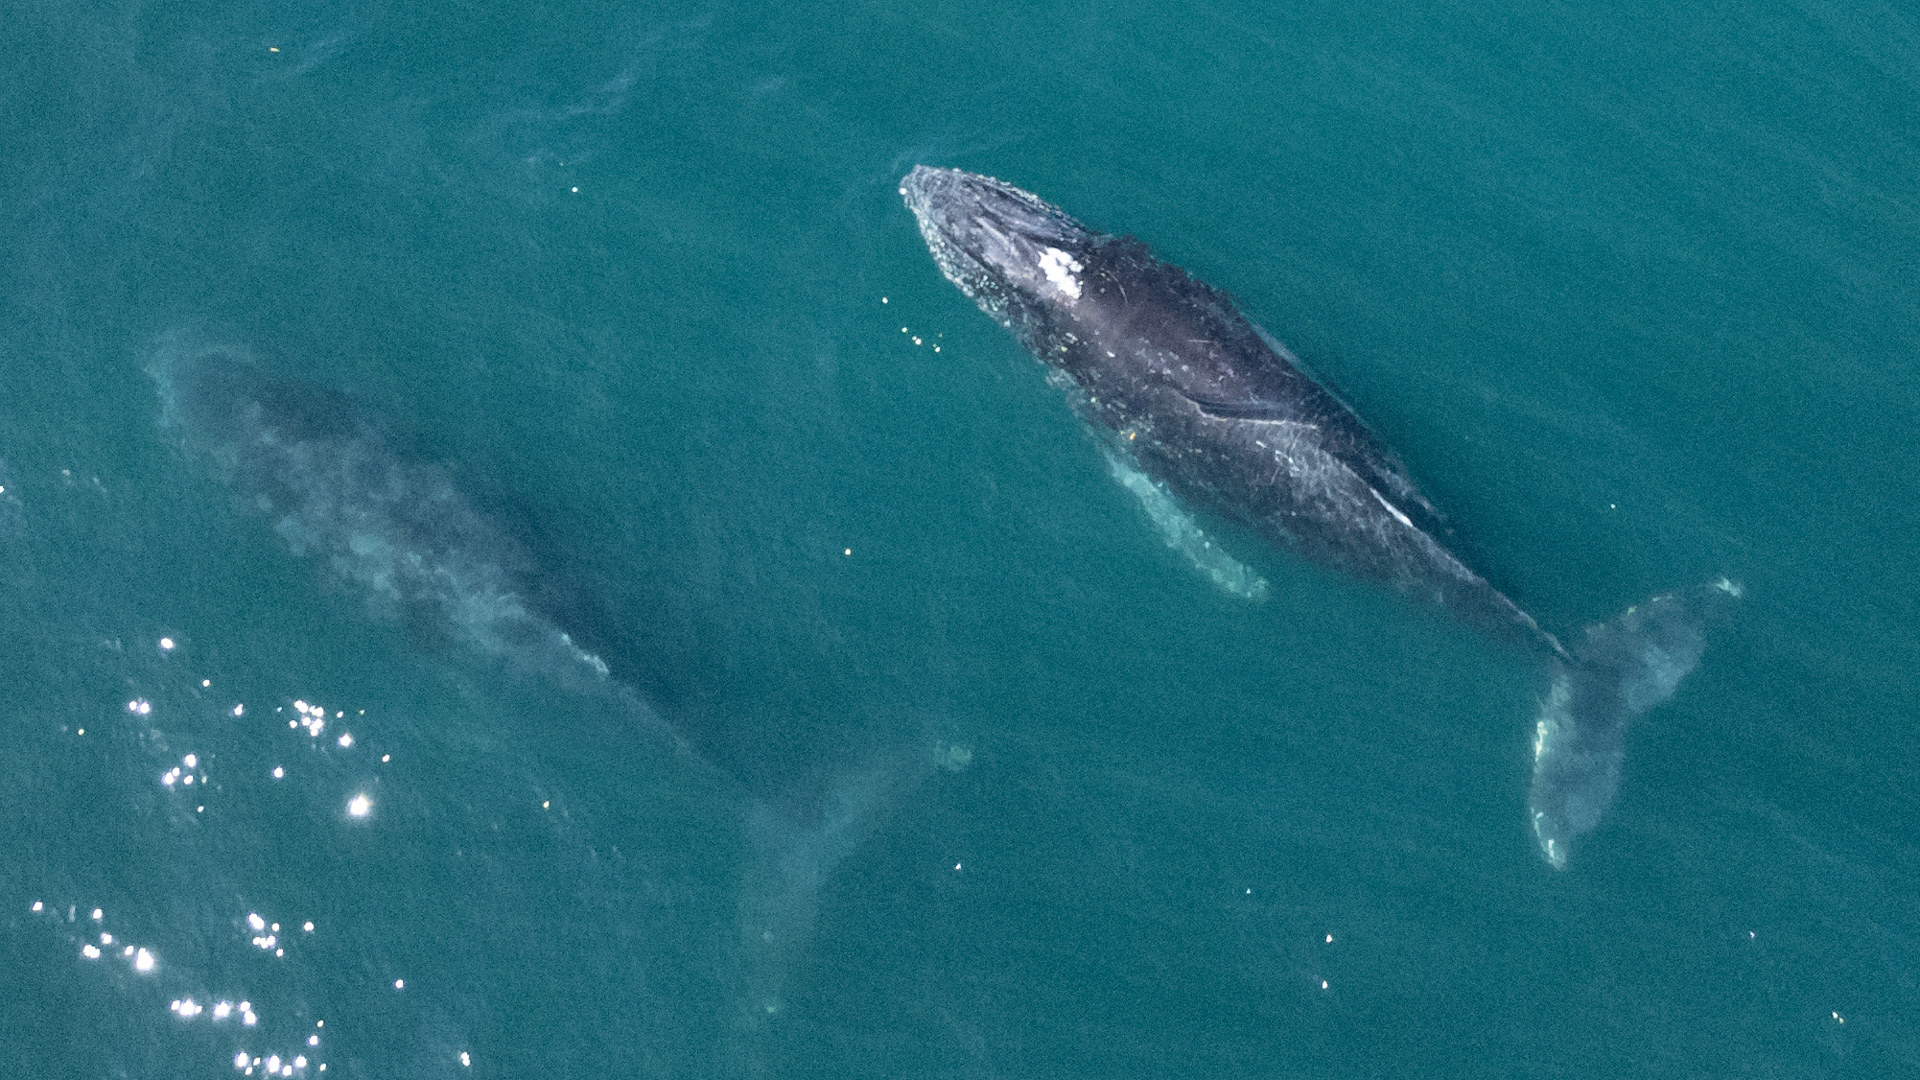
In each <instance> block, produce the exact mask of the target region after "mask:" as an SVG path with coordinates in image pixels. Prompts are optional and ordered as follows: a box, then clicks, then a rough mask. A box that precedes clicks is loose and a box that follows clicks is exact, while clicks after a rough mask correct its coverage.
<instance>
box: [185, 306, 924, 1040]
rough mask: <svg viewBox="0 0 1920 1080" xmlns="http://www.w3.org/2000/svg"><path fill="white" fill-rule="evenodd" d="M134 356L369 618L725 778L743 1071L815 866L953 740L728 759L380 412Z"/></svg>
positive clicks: (205, 367) (197, 449)
mask: <svg viewBox="0 0 1920 1080" xmlns="http://www.w3.org/2000/svg"><path fill="white" fill-rule="evenodd" d="M148 371H149V374H150V375H151V376H152V377H153V379H154V381H155V384H156V386H157V389H158V391H159V396H160V400H161V412H162V416H161V425H162V427H163V429H165V430H166V431H167V432H169V433H170V434H171V435H172V437H173V438H174V439H175V440H176V441H177V443H178V444H179V445H180V446H181V448H182V449H183V450H185V451H186V453H187V454H188V456H190V457H191V458H194V459H196V460H200V461H204V462H206V463H208V464H210V466H211V469H212V471H213V472H214V473H215V474H216V475H217V476H218V477H219V479H220V480H221V481H222V482H224V483H225V484H226V485H227V486H228V487H230V488H231V489H232V490H233V492H234V494H235V496H236V498H237V501H238V502H239V503H240V505H241V507H242V508H243V510H245V511H246V512H248V513H250V514H253V515H255V516H258V517H259V518H263V519H264V520H265V522H266V523H267V524H268V525H269V526H270V527H271V528H272V530H273V532H274V533H275V534H276V535H278V536H279V537H280V539H281V540H282V541H283V542H284V543H285V545H286V546H287V547H288V548H289V549H290V550H291V552H292V553H293V554H294V555H295V556H297V557H300V558H303V559H307V560H310V561H312V562H314V563H317V564H318V565H319V566H320V567H321V568H323V570H324V572H325V577H326V578H327V579H328V580H330V581H331V582H333V583H334V584H335V585H337V586H339V587H341V588H343V589H344V591H346V592H347V593H349V594H351V595H355V596H358V597H359V598H361V599H363V600H364V601H365V602H366V603H367V605H368V606H369V607H370V608H372V609H373V611H374V613H375V614H376V615H377V616H380V617H383V618H394V619H399V620H401V621H403V622H404V623H406V624H407V625H408V626H409V627H411V628H413V629H415V630H417V631H419V632H422V633H425V634H427V635H429V636H430V637H432V638H434V639H438V640H440V641H445V642H451V643H452V644H453V645H454V646H455V647H456V648H457V649H459V650H460V652H461V653H463V654H464V655H466V656H469V657H472V658H474V659H476V660H477V661H478V662H479V663H481V664H483V665H484V666H486V667H488V668H489V669H495V670H500V671H504V672H507V673H510V674H512V675H515V676H519V677H523V678H532V679H537V680H542V681H543V683H544V684H546V685H553V686H558V687H560V688H562V689H564V690H566V691H568V692H569V693H571V694H574V695H577V696H578V697H579V698H580V699H582V701H583V702H587V701H590V702H594V703H598V704H601V705H605V706H607V707H609V708H610V709H611V710H612V712H613V714H614V715H615V716H616V717H619V718H620V719H621V722H622V724H623V728H627V729H630V730H631V732H632V733H633V734H634V735H636V736H641V737H640V738H636V739H635V740H634V744H635V745H636V747H637V748H639V747H644V748H647V749H653V750H656V751H658V752H664V753H669V754H675V755H678V760H679V761H680V762H681V763H682V764H683V765H684V766H685V767H687V769H688V770H689V772H690V773H691V774H693V775H696V776H701V777H710V778H713V779H717V780H719V781H721V782H722V783H723V784H725V785H729V786H732V787H737V788H739V789H740V794H741V796H742V798H741V799H740V807H741V811H742V831H743V835H744V837H745V839H746V840H747V841H748V843H749V846H750V848H751V851H752V856H753V857H752V858H750V859H749V860H748V861H747V865H746V866H745V868H744V871H743V876H742V881H741V883H740V890H739V932H740V949H741V953H742V966H743V971H742V972H741V975H740V978H741V980H742V982H743V983H744V985H743V986H742V987H741V995H740V997H741V1000H740V1006H741V1012H740V1015H739V1016H738V1017H737V1019H736V1023H735V1024H734V1028H735V1029H736V1030H738V1031H739V1033H740V1034H741V1035H742V1036H743V1038H745V1039H746V1042H745V1043H744V1044H743V1045H741V1046H739V1047H736V1048H734V1049H735V1052H737V1053H738V1054H740V1055H742V1056H743V1057H745V1058H747V1059H749V1060H748V1062H747V1063H746V1065H745V1066H743V1067H744V1068H745V1071H748V1072H754V1071H757V1070H758V1066H757V1065H754V1064H753V1059H757V1058H758V1057H759V1056H760V1054H761V1052H762V1051H761V1048H760V1047H759V1046H758V1043H757V1040H758V1034H757V1033H758V1031H759V1030H760V1029H761V1028H763V1027H764V1026H765V1025H766V1024H767V1023H768V1022H769V1021H770V1020H771V1019H772V1018H773V1017H775V1016H777V1015H779V1014H780V1013H782V1012H783V1010H784V1002H783V997H784V983H785V982H786V979H787V975H788V972H789V971H790V970H791V969H792V967H793V965H794V964H795V963H796V962H797V961H798V960H799V958H800V956H801V954H802V953H803V952H804V951H805V950H806V949H807V948H808V946H809V945H810V943H811V940H812V935H813V922H814V919H815V916H816V912H817V908H818V903H819V892H820V889H821V888H822V886H823V883H824V881H825V879H826V878H827V876H828V875H829V874H830V873H831V871H832V870H833V869H834V867H835V866H836V865H838V864H839V863H840V862H841V861H842V860H843V859H845V858H846V856H847V855H848V854H849V853H850V852H851V851H852V849H853V848H854V846H855V845H857V844H858V842H859V841H860V840H861V839H862V838H863V836H864V835H865V834H866V833H867V832H868V831H869V830H871V829H872V828H873V827H874V825H875V823H876V822H877V820H878V819H879V818H880V817H881V816H882V815H883V814H884V813H885V812H886V810H887V809H888V808H889V807H890V805H891V804H892V802H893V801H894V800H895V799H897V798H898V797H900V796H901V795H902V794H904V793H905V791H906V790H907V789H908V788H910V787H911V786H912V785H914V784H915V783H917V782H918V781H919V780H920V779H922V778H923V777H924V776H925V775H927V774H929V773H931V772H932V771H933V770H934V769H935V768H939V767H944V768H947V769H948V770H949V771H958V768H959V767H960V765H959V764H957V763H955V761H954V759H953V756H952V755H953V753H954V752H955V751H954V748H952V747H947V746H946V745H945V744H941V745H940V746H939V747H937V748H934V749H937V750H939V751H942V752H945V753H946V754H947V758H945V759H936V758H935V757H934V756H933V754H932V753H931V752H929V753H922V752H920V751H921V750H922V749H923V748H922V747H919V746H916V745H913V742H912V736H911V735H909V736H908V738H907V739H905V740H904V741H902V742H901V743H899V744H884V745H883V744H875V743H872V742H868V743H865V744H863V745H864V746H865V749H864V750H863V751H862V750H856V751H854V752H851V753H848V752H842V753H841V754H840V755H839V760H814V759H812V758H811V757H810V756H809V755H806V754H799V753H796V754H795V755H793V756H794V758H795V759H796V760H793V761H789V762H787V763H786V765H787V766H788V767H787V768H785V769H784V770H777V771H773V773H774V774H773V775H769V772H770V771H769V770H766V769H758V768H755V767H754V766H755V765H757V764H758V763H759V759H757V758H756V759H754V760H753V761H751V762H749V761H747V760H745V759H743V757H742V756H741V754H740V753H739V752H737V750H736V749H735V748H736V746H737V740H736V739H734V738H732V737H731V732H730V731H729V730H728V729H727V727H726V725H725V724H721V723H703V722H702V721H701V718H700V717H699V716H698V715H680V714H675V715H674V716H673V718H672V721H673V722H672V723H669V722H668V721H667V720H666V719H664V718H663V717H662V716H661V715H660V713H659V712H658V711H657V710H656V709H655V707H654V706H653V704H652V703H651V702H650V700H649V699H648V698H647V697H646V696H644V695H643V694H641V693H640V692H639V691H637V690H636V689H634V686H633V680H634V679H635V678H636V673H635V672H633V671H631V670H629V671H625V672H622V671H619V670H615V669H610V667H609V665H608V663H607V662H606V661H605V660H603V659H602V657H601V655H600V654H599V653H598V652H596V651H593V650H591V649H589V648H588V647H587V646H586V645H585V644H583V643H582V642H581V641H579V640H576V637H575V635H574V633H573V631H572V629H570V626H573V625H577V623H575V622H573V621H572V620H576V619H582V618H585V615H584V614H583V609H584V608H585V607H586V606H587V605H584V604H582V603H581V602H580V601H579V600H578V599H577V598H576V597H574V596H573V595H571V593H572V590H570V589H569V588H568V587H567V586H566V584H565V583H564V581H559V580H557V579H558V577H559V575H557V574H556V573H555V572H554V571H553V568H552V567H550V566H548V565H545V561H543V560H542V559H541V558H540V557H539V554H538V549H539V548H540V546H541V545H539V544H537V543H530V542H528V541H527V540H523V539H522V538H521V533H522V532H523V530H517V529H515V528H513V527H512V526H511V525H510V521H511V518H510V517H509V516H507V515H503V514H502V513H499V512H497V511H495V510H493V509H491V508H490V507H489V505H488V504H487V502H486V501H484V500H482V499H479V498H478V497H476V496H475V494H474V493H473V491H472V489H471V485H468V484H463V483H462V482H460V480H459V477H458V476H457V474H456V473H455V472H454V471H453V470H451V469H449V468H448V467H447V466H445V465H443V464H441V463H440V462H438V461H436V460H435V459H434V458H433V457H431V456H430V455H427V454H425V453H422V452H421V451H420V449H419V448H418V447H416V446H414V445H412V443H411V442H410V440H408V439H407V438H406V437H405V436H404V434H403V433H401V432H399V431H396V430H395V428H394V426H393V425H392V424H391V423H390V422H389V421H388V420H387V419H386V418H385V417H384V416H383V415H382V414H381V413H380V412H379V411H378V410H376V409H373V408H371V407H370V406H368V405H367V404H365V403H364V402H362V401H360V400H359V399H357V398H354V397H352V396H350V395H348V394H344V393H341V392H339V391H337V390H334V389H331V388H329V387H325V386H321V385H316V384H314V383H310V382H306V381H303V380H299V379H290V378H283V377H279V376H276V375H274V374H273V373H271V372H269V371H267V370H266V369H264V368H263V367H262V366H261V365H260V364H259V363H257V362H256V361H255V360H254V359H253V358H252V357H251V356H250V355H248V354H247V353H246V351H245V350H243V349H240V348H237V347H234V346H231V345H227V344H223V343H218V342H214V343H208V342H205V341H201V340H198V339H197V338H196V337H195V336H194V335H192V334H190V333H187V332H180V331H177V332H175V333H173V334H170V335H167V336H166V337H163V338H162V339H161V341H160V343H159V347H158V348H157V349H156V351H155V353H154V356H153V359H152V362H151V363H150V365H149V368H148ZM611 644H614V645H617V644H618V643H611ZM627 666H628V667H629V668H631V667H633V666H634V664H632V663H631V662H630V663H629V664H628V665H627ZM882 743H885V740H882Z"/></svg>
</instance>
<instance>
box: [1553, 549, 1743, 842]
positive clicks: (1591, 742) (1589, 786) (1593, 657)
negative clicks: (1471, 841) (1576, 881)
mask: <svg viewBox="0 0 1920 1080" xmlns="http://www.w3.org/2000/svg"><path fill="white" fill-rule="evenodd" d="M1741 592H1742V589H1741V586H1740V585H1739V584H1738V583H1736V582H1733V581H1730V580H1728V579H1726V578H1721V579H1720V580H1718V581H1715V582H1713V583H1711V584H1709V585H1705V586H1702V587H1700V588H1698V589H1692V590H1687V591H1684V592H1678V593H1670V594H1667V595H1663V596H1656V597H1654V598H1653V599H1652V600H1649V601H1647V602H1646V603H1644V604H1640V605H1637V606H1635V607H1631V608H1628V609H1627V610H1626V611H1625V612H1623V613H1622V614H1621V615H1619V616H1618V617H1616V618H1614V619H1613V620H1611V621H1609V622H1604V623H1596V624H1594V625H1592V626H1589V627H1587V629H1586V631H1585V632H1584V633H1583V634H1582V635H1581V637H1580V640H1578V641H1577V642H1575V643H1574V646H1573V648H1572V649H1571V650H1570V651H1569V656H1568V657H1567V658H1565V659H1556V660H1555V661H1554V666H1553V683H1552V687H1551V689H1550V690H1549V691H1548V694H1547V697H1546V698H1545V699H1544V700H1543V701H1541V703H1540V715H1539V718H1538V720H1537V721H1536V723H1535V727H1534V732H1535V734H1534V742H1533V789H1532V791H1531V792H1530V793H1529V794H1528V797H1527V813H1528V817H1529V818H1530V820H1531V821H1532V823H1533V835H1534V838H1535V839H1536V840H1537V841H1538V842H1539V844H1540V853H1541V854H1542V855H1544V856H1545V857H1546V860H1547V862H1549V863H1551V864H1552V865H1553V867H1554V869H1556V870H1564V869H1565V868H1566V865H1567V854H1568V851H1569V850H1570V848H1571V845H1572V844H1573V842H1574V841H1575V840H1576V839H1578V838H1579V837H1580V836H1581V835H1582V834H1584V833H1588V832H1591V831H1592V830H1593V829H1594V827H1595V826H1597V825H1599V824H1600V819H1601V817H1602V816H1603V815H1605V813H1606V812H1607V808H1608V807H1609V806H1611V805H1612V804H1613V796H1614V793H1615V791H1617V790H1618V789H1619V786H1620V765H1621V762H1622V761H1624V760H1625V758H1626V735H1627V728H1628V727H1629V726H1630V725H1631V724H1632V723H1633V720H1634V718H1635V717H1638V716H1640V715H1641V714H1643V713H1645V712H1647V711H1648V710H1650V709H1652V708H1654V707H1655V706H1657V705H1659V704H1660V703H1661V702H1664V701H1666V700H1667V699H1668V698H1670V697H1672V696H1673V692H1674V690H1675V689H1677V688H1678V687H1679V685H1680V681H1681V680H1682V679H1685V678H1686V677H1687V674H1688V673H1689V672H1691V671H1692V670H1693V669H1694V667H1695V666H1696V665H1698V664H1699V662H1700V655H1701V653H1702V652H1703V651H1705V648H1706V627H1707V625H1708V623H1709V622H1711V621H1712V620H1713V619H1714V618H1715V616H1717V615H1718V614H1719V612H1721V611H1723V610H1724V609H1726V608H1727V606H1728V605H1730V604H1731V603H1732V601H1733V600H1735V599H1737V598H1739V596H1740V594H1741Z"/></svg>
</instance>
